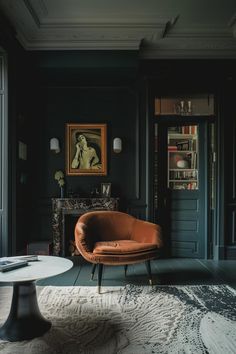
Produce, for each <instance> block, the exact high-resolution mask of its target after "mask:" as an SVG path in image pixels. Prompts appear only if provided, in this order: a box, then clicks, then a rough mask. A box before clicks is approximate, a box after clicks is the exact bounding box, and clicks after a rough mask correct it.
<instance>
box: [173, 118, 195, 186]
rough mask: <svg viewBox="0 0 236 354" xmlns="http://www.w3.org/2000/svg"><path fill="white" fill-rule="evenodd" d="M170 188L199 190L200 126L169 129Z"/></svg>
mask: <svg viewBox="0 0 236 354" xmlns="http://www.w3.org/2000/svg"><path fill="white" fill-rule="evenodd" d="M167 175H168V188H170V189H175V190H196V189H198V126H197V125H184V126H178V127H169V129H168V174H167Z"/></svg>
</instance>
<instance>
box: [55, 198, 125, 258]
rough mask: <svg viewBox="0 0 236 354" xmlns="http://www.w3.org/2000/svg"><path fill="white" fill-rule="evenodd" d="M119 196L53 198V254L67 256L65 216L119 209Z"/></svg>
mask: <svg viewBox="0 0 236 354" xmlns="http://www.w3.org/2000/svg"><path fill="white" fill-rule="evenodd" d="M118 201H119V199H118V198H52V236H53V255H54V256H62V257H65V255H66V254H65V253H66V252H65V241H66V235H65V217H66V215H78V216H80V215H82V214H84V213H86V212H88V211H92V210H118Z"/></svg>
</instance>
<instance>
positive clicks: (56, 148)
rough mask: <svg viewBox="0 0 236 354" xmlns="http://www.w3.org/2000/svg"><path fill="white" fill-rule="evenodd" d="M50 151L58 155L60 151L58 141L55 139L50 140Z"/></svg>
mask: <svg viewBox="0 0 236 354" xmlns="http://www.w3.org/2000/svg"><path fill="white" fill-rule="evenodd" d="M50 150H51V151H53V152H55V154H58V153H59V152H60V151H61V150H60V145H59V140H58V139H57V138H51V139H50Z"/></svg>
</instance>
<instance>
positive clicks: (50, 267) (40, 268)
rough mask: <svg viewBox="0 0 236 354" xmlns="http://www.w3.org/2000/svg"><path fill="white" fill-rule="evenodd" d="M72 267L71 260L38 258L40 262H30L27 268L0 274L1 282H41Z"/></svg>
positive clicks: (49, 257)
mask: <svg viewBox="0 0 236 354" xmlns="http://www.w3.org/2000/svg"><path fill="white" fill-rule="evenodd" d="M9 258H11V257H9ZM12 258H16V257H12ZM17 258H20V257H17ZM72 266H73V262H71V261H70V260H69V259H65V258H62V257H53V256H38V261H34V262H28V265H27V266H25V267H22V268H17V269H13V270H10V271H8V272H0V282H12V283H16V282H24V281H33V280H39V279H43V278H48V277H52V276H53V275H57V274H60V273H64V272H66V271H67V270H69V269H70V268H72Z"/></svg>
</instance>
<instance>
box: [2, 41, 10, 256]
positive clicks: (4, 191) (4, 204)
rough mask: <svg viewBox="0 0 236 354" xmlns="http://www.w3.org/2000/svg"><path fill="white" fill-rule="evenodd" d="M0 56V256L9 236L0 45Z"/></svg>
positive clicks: (5, 100) (5, 88)
mask: <svg viewBox="0 0 236 354" xmlns="http://www.w3.org/2000/svg"><path fill="white" fill-rule="evenodd" d="M0 58H1V62H2V65H0V70H1V83H0V99H1V101H2V110H1V112H0V132H1V139H0V144H1V147H0V152H1V157H0V158H1V161H2V163H1V164H0V169H1V170H0V174H1V178H0V183H1V186H0V200H1V203H0V232H1V235H0V256H1V257H3V256H7V255H8V254H9V237H8V95H7V92H8V80H7V55H6V53H5V51H3V50H2V48H1V47H0Z"/></svg>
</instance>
